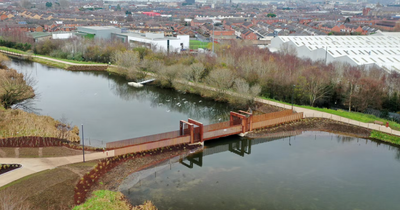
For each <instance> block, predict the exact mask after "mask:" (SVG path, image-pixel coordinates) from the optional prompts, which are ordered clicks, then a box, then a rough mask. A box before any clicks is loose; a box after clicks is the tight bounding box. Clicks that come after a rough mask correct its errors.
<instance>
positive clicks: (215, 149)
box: [179, 131, 302, 168]
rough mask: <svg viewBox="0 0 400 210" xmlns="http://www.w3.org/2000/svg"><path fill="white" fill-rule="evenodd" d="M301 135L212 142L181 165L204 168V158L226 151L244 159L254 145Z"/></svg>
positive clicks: (288, 133)
mask: <svg viewBox="0 0 400 210" xmlns="http://www.w3.org/2000/svg"><path fill="white" fill-rule="evenodd" d="M301 133H302V132H301V131H291V132H279V133H270V134H266V135H265V136H264V137H263V138H258V139H247V138H238V139H236V140H232V138H230V139H229V141H224V140H223V139H222V140H220V141H212V142H210V146H206V147H205V148H204V149H203V150H202V151H201V152H197V153H194V154H191V155H189V156H187V157H186V158H184V159H180V160H179V163H181V164H182V165H184V166H186V167H188V168H193V166H194V165H197V166H199V167H202V166H203V157H204V156H208V155H214V154H217V153H221V152H226V151H229V152H232V153H234V154H236V155H239V156H242V157H244V156H245V155H250V154H251V147H252V145H257V144H262V143H266V142H270V141H274V140H278V139H282V138H285V137H290V136H296V135H300V134H301Z"/></svg>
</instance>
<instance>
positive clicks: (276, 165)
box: [120, 132, 400, 210]
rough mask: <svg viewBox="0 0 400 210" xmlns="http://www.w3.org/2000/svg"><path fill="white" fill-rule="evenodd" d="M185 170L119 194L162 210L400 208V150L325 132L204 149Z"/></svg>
mask: <svg viewBox="0 0 400 210" xmlns="http://www.w3.org/2000/svg"><path fill="white" fill-rule="evenodd" d="M205 146H206V149H205V150H204V151H203V152H200V153H196V154H192V155H191V156H189V157H188V158H186V159H185V160H184V161H183V163H175V164H173V165H172V166H171V169H170V167H169V166H168V165H167V167H166V168H164V169H161V170H158V172H154V171H152V172H151V173H152V174H151V175H150V176H148V177H147V178H144V179H143V180H141V181H140V182H138V183H137V184H136V185H134V186H133V187H132V186H129V184H130V183H127V182H126V180H125V182H123V183H124V184H123V185H128V186H129V187H128V189H126V186H120V189H121V188H123V189H124V187H125V189H124V190H122V192H123V193H124V194H125V195H126V196H127V197H128V199H129V200H130V201H131V202H132V203H133V204H140V203H143V202H144V201H145V200H151V201H153V202H154V203H155V205H156V206H157V207H158V208H159V209H161V210H164V209H171V210H172V209H174V210H178V209H179V210H188V209H193V210H197V209H207V210H214V209H215V210H217V209H218V210H224V209H227V210H228V209H229V210H235V209H237V210H250V209H253V210H255V209H257V210H262V209H267V210H269V209H271V210H274V209H276V210H278V209H279V210H283V209H295V210H297V209H302V210H303V209H304V210H305V209H307V210H310V209H337V210H347V209H348V210H356V209H360V210H361V209H362V210H380V209H382V210H389V209H393V210H398V209H400V200H399V193H400V180H399V177H400V160H399V159H400V149H399V148H397V147H392V146H388V145H385V144H377V143H376V142H373V141H370V140H366V139H357V138H352V137H345V136H339V135H335V134H329V133H323V132H305V133H303V134H301V135H298V136H296V137H290V141H289V137H286V138H278V139H268V138H266V139H254V140H247V139H241V138H239V137H230V138H224V139H220V140H215V141H211V142H207V143H206V145H205Z"/></svg>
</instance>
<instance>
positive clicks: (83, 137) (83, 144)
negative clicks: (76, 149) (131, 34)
mask: <svg viewBox="0 0 400 210" xmlns="http://www.w3.org/2000/svg"><path fill="white" fill-rule="evenodd" d="M82 153H83V162H85V136H84V135H83V124H82Z"/></svg>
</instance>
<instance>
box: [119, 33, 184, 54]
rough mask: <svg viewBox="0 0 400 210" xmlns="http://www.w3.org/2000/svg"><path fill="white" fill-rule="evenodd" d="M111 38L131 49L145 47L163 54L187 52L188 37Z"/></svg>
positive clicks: (130, 35) (142, 35)
mask: <svg viewBox="0 0 400 210" xmlns="http://www.w3.org/2000/svg"><path fill="white" fill-rule="evenodd" d="M113 36H114V38H116V39H120V40H121V41H123V42H128V43H129V44H130V45H131V46H132V47H147V48H151V49H154V50H157V51H163V52H181V51H182V50H189V35H178V36H177V37H165V36H164V33H113Z"/></svg>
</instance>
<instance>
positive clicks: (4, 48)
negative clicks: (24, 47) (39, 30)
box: [0, 46, 26, 54]
mask: <svg viewBox="0 0 400 210" xmlns="http://www.w3.org/2000/svg"><path fill="white" fill-rule="evenodd" d="M0 50H4V51H8V52H13V53H19V54H26V52H24V51H21V50H17V49H13V48H8V47H3V46H0Z"/></svg>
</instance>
